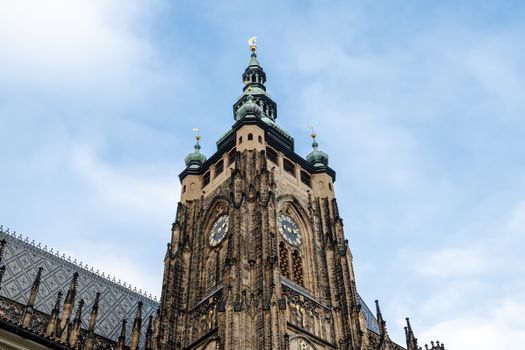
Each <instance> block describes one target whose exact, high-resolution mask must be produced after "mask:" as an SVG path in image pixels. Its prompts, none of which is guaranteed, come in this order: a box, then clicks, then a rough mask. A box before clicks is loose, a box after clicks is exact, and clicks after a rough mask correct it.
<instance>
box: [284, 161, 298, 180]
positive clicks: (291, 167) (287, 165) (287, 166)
mask: <svg viewBox="0 0 525 350" xmlns="http://www.w3.org/2000/svg"><path fill="white" fill-rule="evenodd" d="M283 166H284V171H286V172H287V173H290V174H292V175H293V176H295V164H294V163H292V162H291V161H289V160H288V159H283Z"/></svg>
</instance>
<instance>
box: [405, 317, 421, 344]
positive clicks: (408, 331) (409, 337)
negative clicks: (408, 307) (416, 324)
mask: <svg viewBox="0 0 525 350" xmlns="http://www.w3.org/2000/svg"><path fill="white" fill-rule="evenodd" d="M406 321H407V326H406V327H405V336H406V341H407V350H418V349H419V347H418V345H417V338H416V337H415V336H414V331H413V330H412V326H411V325H410V319H409V318H408V317H407V318H406Z"/></svg>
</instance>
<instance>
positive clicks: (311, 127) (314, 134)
mask: <svg viewBox="0 0 525 350" xmlns="http://www.w3.org/2000/svg"><path fill="white" fill-rule="evenodd" d="M308 129H310V130H312V133H311V134H310V137H311V138H313V139H314V141H315V138H316V137H317V134H316V133H315V130H314V127H313V126H312V125H308Z"/></svg>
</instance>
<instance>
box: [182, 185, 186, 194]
mask: <svg viewBox="0 0 525 350" xmlns="http://www.w3.org/2000/svg"><path fill="white" fill-rule="evenodd" d="M182 193H186V185H184V186H183V187H182Z"/></svg>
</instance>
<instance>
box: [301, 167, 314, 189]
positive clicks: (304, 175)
mask: <svg viewBox="0 0 525 350" xmlns="http://www.w3.org/2000/svg"><path fill="white" fill-rule="evenodd" d="M301 181H302V182H303V184H305V185H306V186H308V187H312V179H311V178H310V174H308V173H307V172H306V171H302V170H301Z"/></svg>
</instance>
